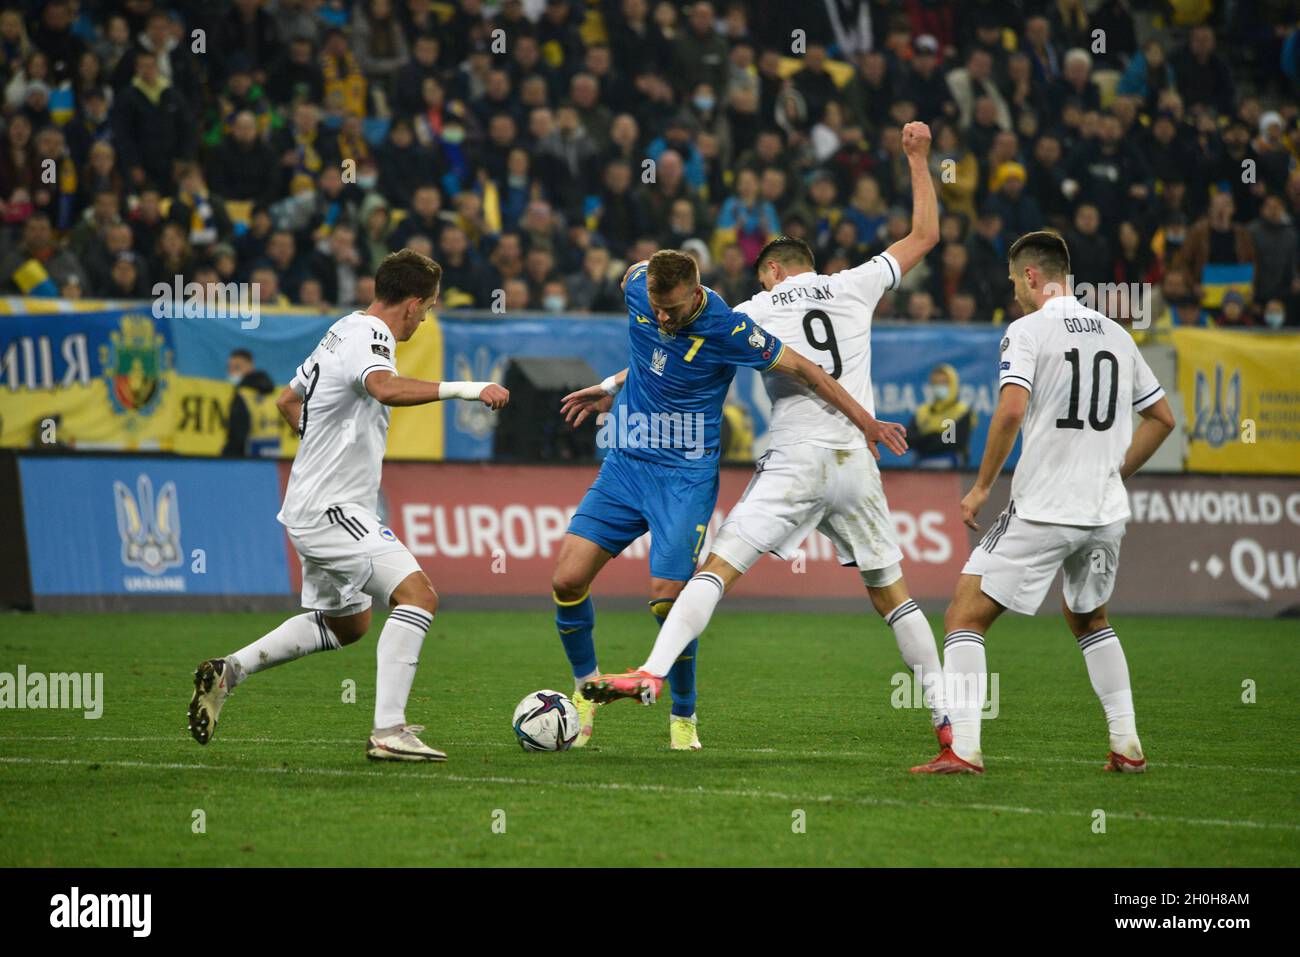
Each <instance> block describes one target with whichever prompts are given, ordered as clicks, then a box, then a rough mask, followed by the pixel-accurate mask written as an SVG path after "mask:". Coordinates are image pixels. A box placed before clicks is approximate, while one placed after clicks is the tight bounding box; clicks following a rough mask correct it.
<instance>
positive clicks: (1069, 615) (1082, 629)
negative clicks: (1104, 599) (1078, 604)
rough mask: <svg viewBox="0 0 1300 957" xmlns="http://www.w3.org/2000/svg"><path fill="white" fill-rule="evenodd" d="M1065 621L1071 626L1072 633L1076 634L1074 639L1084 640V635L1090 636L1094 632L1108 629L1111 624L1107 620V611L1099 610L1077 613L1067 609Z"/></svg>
mask: <svg viewBox="0 0 1300 957" xmlns="http://www.w3.org/2000/svg"><path fill="white" fill-rule="evenodd" d="M1065 620H1066V621H1067V622H1069V624H1070V631H1072V632H1074V637H1076V638H1082V637H1083V636H1084V635H1090V634H1092V633H1093V632H1094V631H1100V630H1101V629H1102V628H1105V627H1107V626H1108V625H1109V624H1110V622H1109V620H1108V619H1107V618H1106V609H1105V608H1104V607H1103V608H1098V609H1097V610H1096V611H1087V612H1077V611H1071V610H1070V609H1069V608H1066V609H1065Z"/></svg>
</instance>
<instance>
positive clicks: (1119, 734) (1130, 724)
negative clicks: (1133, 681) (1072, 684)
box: [1079, 627, 1141, 757]
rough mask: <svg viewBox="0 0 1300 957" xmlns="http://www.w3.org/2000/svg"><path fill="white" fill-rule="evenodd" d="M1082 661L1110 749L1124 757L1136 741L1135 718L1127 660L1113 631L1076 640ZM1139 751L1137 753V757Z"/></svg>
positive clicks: (1106, 629) (1103, 631)
mask: <svg viewBox="0 0 1300 957" xmlns="http://www.w3.org/2000/svg"><path fill="white" fill-rule="evenodd" d="M1079 650H1080V651H1082V652H1083V662H1084V664H1086V665H1087V666H1088V678H1089V679H1091V681H1092V690H1093V691H1095V692H1097V697H1098V698H1099V699H1101V709H1102V711H1103V712H1105V714H1106V724H1107V725H1108V726H1109V727H1110V746H1111V750H1112V751H1118V752H1119V753H1120V754H1125V755H1127V756H1128V757H1136V755H1131V754H1128V753H1127V750H1126V749H1127V748H1128V747H1129V745H1130V744H1135V743H1136V742H1137V717H1136V713H1135V712H1134V710H1133V688H1132V686H1131V685H1130V684H1129V677H1128V661H1127V659H1125V657H1124V649H1123V648H1122V647H1120V643H1119V636H1118V635H1116V634H1115V629H1114V628H1110V627H1106V628H1099V629H1097V630H1096V631H1093V632H1089V633H1088V634H1086V635H1084V636H1082V637H1081V638H1080V639H1079ZM1140 753H1141V751H1140V750H1139V754H1140Z"/></svg>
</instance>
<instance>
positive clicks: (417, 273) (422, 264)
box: [375, 249, 442, 306]
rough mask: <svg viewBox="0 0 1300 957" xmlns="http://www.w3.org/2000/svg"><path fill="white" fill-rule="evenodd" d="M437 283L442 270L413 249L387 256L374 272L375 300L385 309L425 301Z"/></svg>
mask: <svg viewBox="0 0 1300 957" xmlns="http://www.w3.org/2000/svg"><path fill="white" fill-rule="evenodd" d="M441 284H442V267H441V266H439V265H438V264H437V263H436V262H434V261H433V260H432V259H430V258H429V257H428V256H422V255H421V254H420V253H417V252H416V251H415V250H414V249H399V250H398V251H397V252H395V253H389V254H388V255H387V256H385V257H384V259H383V262H381V263H380V264H379V268H378V269H377V270H375V298H376V299H377V300H379V301H380V302H382V303H384V305H387V306H395V305H397V304H398V303H400V302H405V301H406V300H407V299H411V298H415V299H419V300H421V301H423V300H425V299H429V298H431V297H432V296H434V295H436V294H437V292H438V287H439V286H440V285H441Z"/></svg>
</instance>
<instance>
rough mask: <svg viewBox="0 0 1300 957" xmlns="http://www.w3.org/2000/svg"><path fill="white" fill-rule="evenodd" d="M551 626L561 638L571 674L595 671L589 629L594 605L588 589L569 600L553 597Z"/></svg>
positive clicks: (593, 621)
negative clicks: (553, 608) (552, 625)
mask: <svg viewBox="0 0 1300 957" xmlns="http://www.w3.org/2000/svg"><path fill="white" fill-rule="evenodd" d="M551 597H552V598H555V596H554V595H552V596H551ZM555 628H556V630H557V631H559V633H560V641H562V642H564V653H565V654H566V655H568V656H569V664H570V666H572V668H573V677H575V678H585V677H587V675H589V674H591V673H592V672H593V671H595V670H596V642H595V640H594V639H593V638H592V632H593V631H594V630H595V628H596V606H595V605H594V604H592V601H591V592H587V594H585V595H583V596H582V597H581V598H579V599H578V600H577V601H572V602H563V601H560V599H558V598H555Z"/></svg>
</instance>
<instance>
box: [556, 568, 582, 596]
mask: <svg viewBox="0 0 1300 957" xmlns="http://www.w3.org/2000/svg"><path fill="white" fill-rule="evenodd" d="M590 584H591V583H590V582H588V581H586V580H585V579H584V578H583V577H582V576H580V575H575V574H573V573H572V572H565V571H560V570H557V571H556V572H555V574H554V575H553V576H551V590H552V591H553V592H555V597H556V598H558V599H559V600H560V601H563V602H573V601H578V600H579V599H580V598H582V596H583V595H585V594H587V589H588V588H589V587H590Z"/></svg>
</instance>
